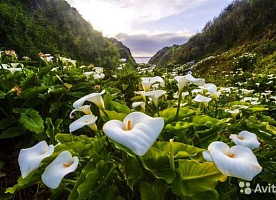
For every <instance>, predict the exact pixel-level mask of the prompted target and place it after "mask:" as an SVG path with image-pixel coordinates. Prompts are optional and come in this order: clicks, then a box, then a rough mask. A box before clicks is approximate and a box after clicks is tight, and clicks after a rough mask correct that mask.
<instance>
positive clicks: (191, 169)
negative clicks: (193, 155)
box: [172, 160, 227, 196]
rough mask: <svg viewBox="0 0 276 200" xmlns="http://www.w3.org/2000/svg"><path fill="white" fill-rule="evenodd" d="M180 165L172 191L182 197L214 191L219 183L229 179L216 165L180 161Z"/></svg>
mask: <svg viewBox="0 0 276 200" xmlns="http://www.w3.org/2000/svg"><path fill="white" fill-rule="evenodd" d="M178 164H179V167H178V168H177V169H176V172H177V174H178V176H177V177H176V178H175V179H174V181H173V184H172V191H173V193H175V194H177V195H180V196H193V195H195V194H198V193H200V192H205V191H208V190H213V189H214V188H215V187H216V185H217V182H218V181H221V182H224V181H225V180H226V179H227V176H224V175H223V174H221V172H220V171H219V170H218V169H217V168H216V166H215V164H214V163H210V162H205V163H198V162H195V161H191V160H179V161H178Z"/></svg>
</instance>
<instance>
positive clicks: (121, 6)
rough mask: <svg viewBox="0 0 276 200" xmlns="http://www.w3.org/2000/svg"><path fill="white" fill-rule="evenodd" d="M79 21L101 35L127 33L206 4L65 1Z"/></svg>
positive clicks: (170, 0) (142, 0) (174, 0)
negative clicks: (100, 32) (84, 20)
mask: <svg viewBox="0 0 276 200" xmlns="http://www.w3.org/2000/svg"><path fill="white" fill-rule="evenodd" d="M67 1H68V2H69V3H70V4H71V5H72V6H73V7H75V8H77V9H78V10H79V11H80V13H81V14H82V15H83V17H84V18H85V19H86V20H88V21H90V22H91V24H92V25H93V26H94V27H95V29H98V30H100V31H102V32H103V33H104V35H108V36H114V35H116V34H118V33H120V32H125V33H129V32H130V31H132V30H133V27H135V23H138V22H139V23H143V22H152V21H156V20H159V19H162V18H165V17H168V16H172V15H177V14H179V13H181V12H185V11H188V10H190V9H193V8H195V7H198V6H200V5H202V4H204V3H205V2H206V1H207V0H193V1H191V0H153V1H149V0H67Z"/></svg>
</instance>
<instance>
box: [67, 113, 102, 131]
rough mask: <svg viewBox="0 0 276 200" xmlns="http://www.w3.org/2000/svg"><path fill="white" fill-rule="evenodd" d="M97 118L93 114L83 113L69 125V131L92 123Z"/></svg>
mask: <svg viewBox="0 0 276 200" xmlns="http://www.w3.org/2000/svg"><path fill="white" fill-rule="evenodd" d="M97 119H98V117H96V116H95V115H84V116H82V117H81V118H79V119H77V120H76V121H74V122H73V123H71V124H70V125H69V131H70V133H71V132H73V131H76V130H78V129H80V128H82V127H84V126H86V125H91V124H94V123H95V122H96V121H97Z"/></svg>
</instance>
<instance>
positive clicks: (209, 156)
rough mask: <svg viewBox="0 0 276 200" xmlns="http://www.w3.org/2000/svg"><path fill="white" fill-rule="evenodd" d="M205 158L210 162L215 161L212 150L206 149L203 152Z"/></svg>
mask: <svg viewBox="0 0 276 200" xmlns="http://www.w3.org/2000/svg"><path fill="white" fill-rule="evenodd" d="M202 155H203V158H204V159H205V160H206V161H208V162H213V159H212V157H211V154H210V151H208V150H206V151H203V152H202Z"/></svg>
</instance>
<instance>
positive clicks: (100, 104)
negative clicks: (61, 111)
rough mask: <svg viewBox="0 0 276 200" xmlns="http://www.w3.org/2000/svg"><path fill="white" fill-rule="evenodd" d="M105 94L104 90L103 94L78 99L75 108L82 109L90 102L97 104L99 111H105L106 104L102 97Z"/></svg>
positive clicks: (93, 94)
mask: <svg viewBox="0 0 276 200" xmlns="http://www.w3.org/2000/svg"><path fill="white" fill-rule="evenodd" d="M104 93H105V90H103V91H102V92H101V93H92V94H88V95H86V96H84V97H82V98H80V99H78V100H77V101H75V102H74V103H73V107H74V108H76V109H78V108H79V107H81V106H82V105H83V104H84V102H85V101H89V102H92V103H94V104H96V105H97V106H98V108H99V109H104V102H103V98H102V95H103V94H104Z"/></svg>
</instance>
